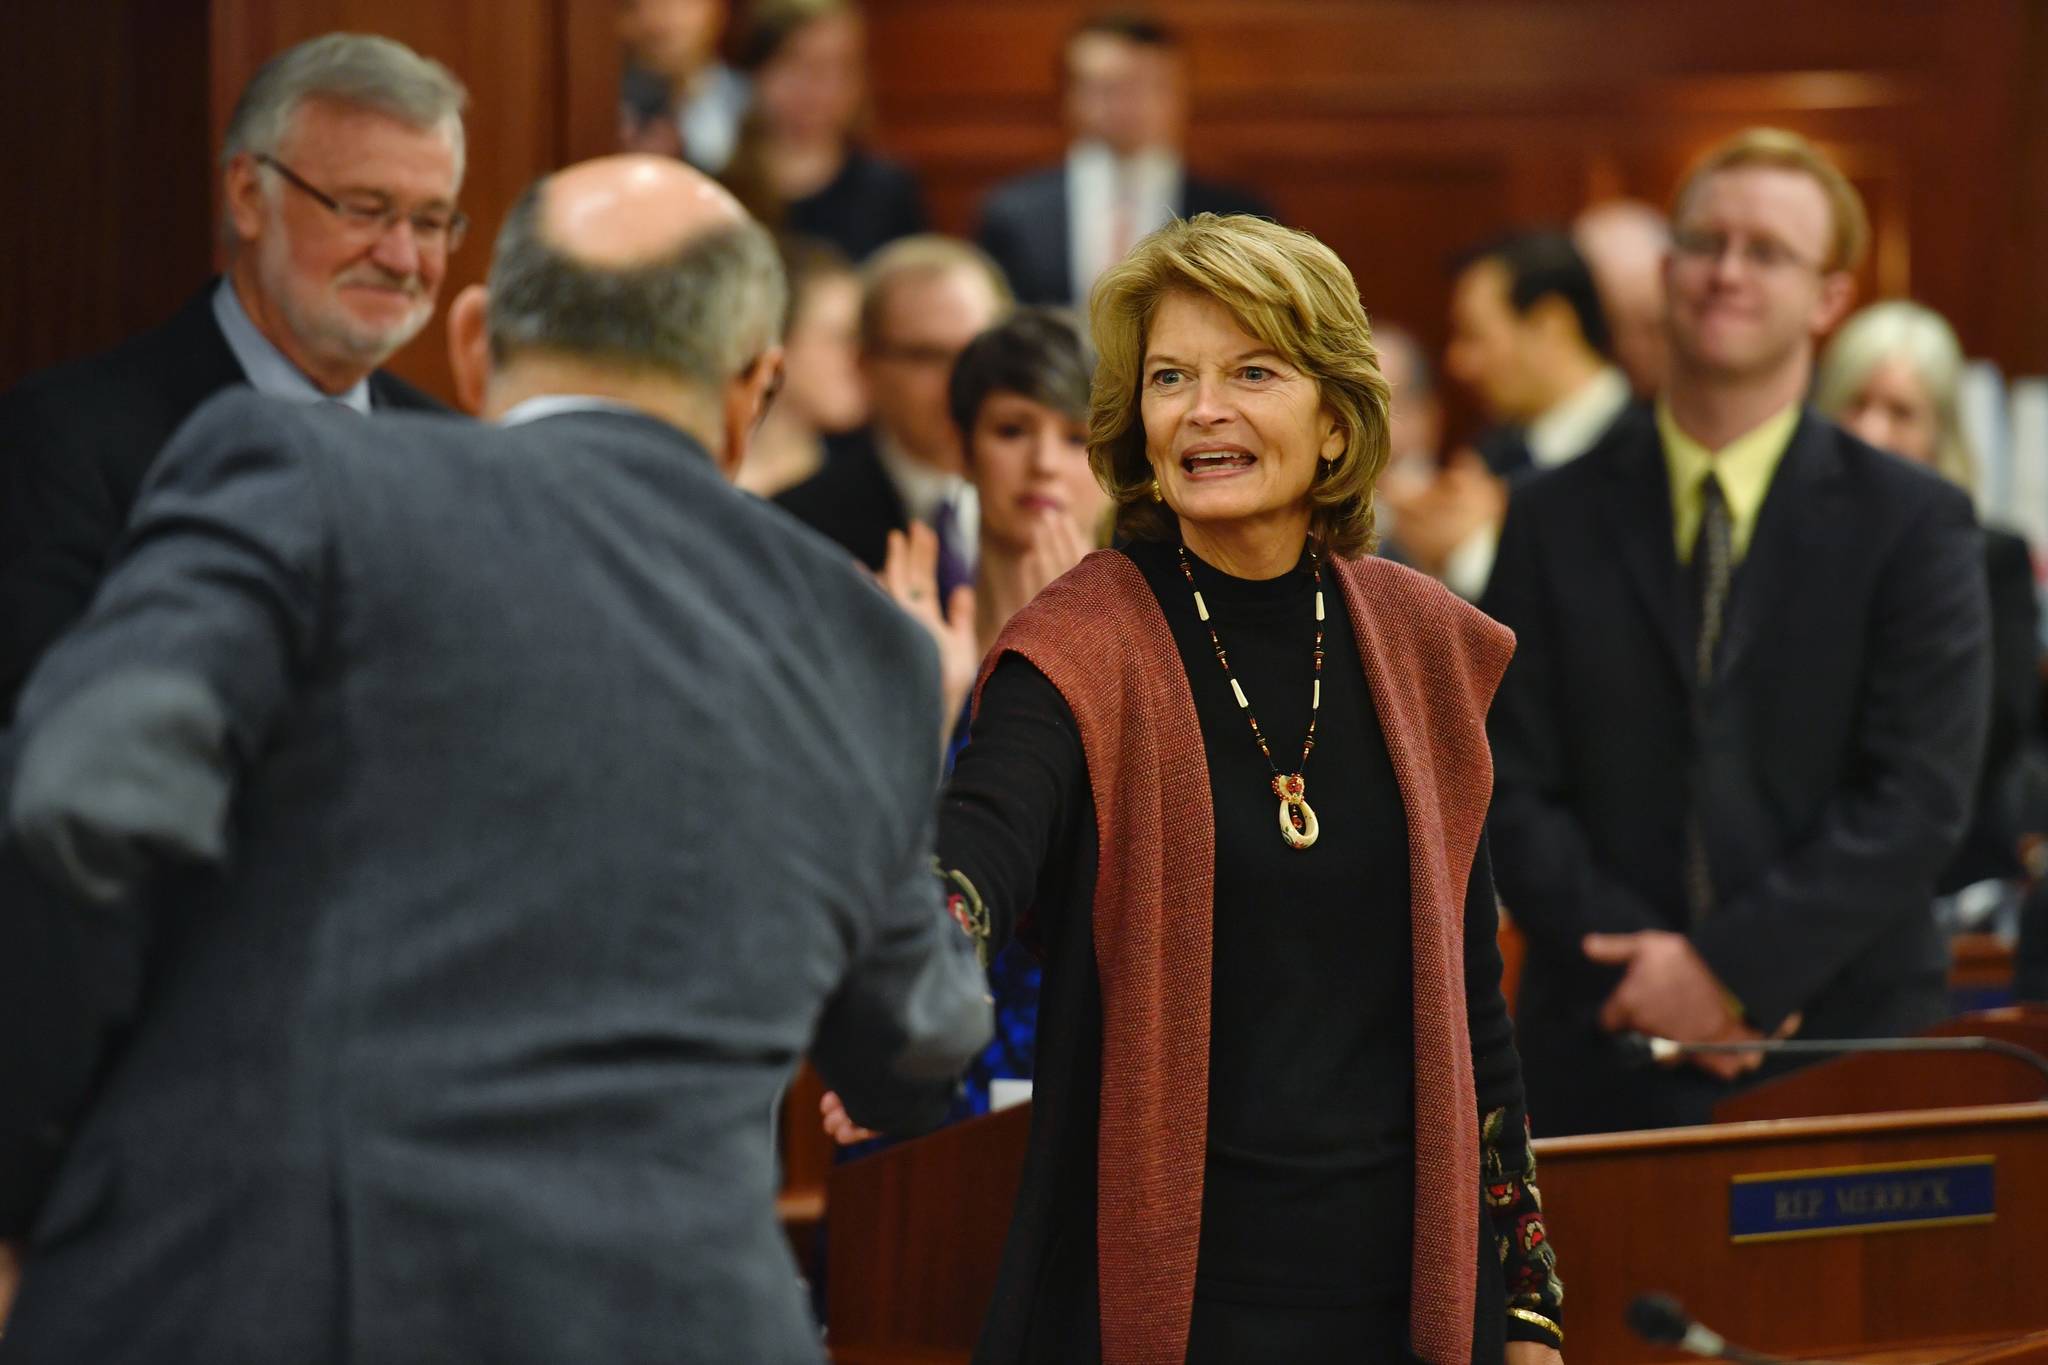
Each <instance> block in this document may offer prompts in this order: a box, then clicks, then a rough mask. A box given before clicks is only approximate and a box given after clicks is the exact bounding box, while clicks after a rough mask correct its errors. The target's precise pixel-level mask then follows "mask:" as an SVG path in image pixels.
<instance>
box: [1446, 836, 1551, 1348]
mask: <svg viewBox="0 0 2048 1365" xmlns="http://www.w3.org/2000/svg"><path fill="white" fill-rule="evenodd" d="M1499 930H1500V907H1499V903H1498V901H1497V900H1496V899H1495V896H1494V890H1493V871H1492V867H1491V864H1490V861H1489V858H1488V855H1487V846H1486V843H1485V842H1484V841H1483V840H1482V841H1481V843H1480V845H1479V852H1478V854H1477V855H1476V856H1475V857H1474V859H1473V862H1472V879H1471V882H1470V885H1469V889H1468V890H1467V893H1466V897H1465V1011H1466V1022H1467V1024H1468V1025H1469V1027H1470V1029H1471V1033H1472V1080H1473V1085H1474V1088H1475V1089H1476V1090H1477V1092H1478V1099H1479V1160H1480V1183H1481V1189H1482V1192H1483V1197H1484V1200H1485V1204H1486V1212H1487V1215H1488V1217H1489V1219H1490V1221H1491V1222H1492V1225H1493V1238H1494V1245H1495V1249H1496V1250H1497V1251H1498V1252H1499V1254H1500V1259H1501V1272H1502V1273H1501V1278H1502V1279H1503V1280H1504V1281H1505V1282H1506V1287H1507V1301H1506V1304H1505V1309H1506V1312H1507V1332H1506V1335H1507V1339H1508V1340H1509V1341H1534V1342H1539V1343H1541V1344H1543V1345H1545V1346H1556V1347H1562V1346H1563V1345H1564V1327H1563V1322H1564V1285H1563V1284H1562V1283H1561V1282H1560V1281H1559V1280H1558V1277H1557V1253H1556V1251H1555V1250H1554V1249H1553V1248H1552V1247H1551V1245H1550V1236H1549V1234H1548V1233H1547V1232H1546V1231H1545V1229H1544V1226H1543V1200H1542V1196H1541V1195H1539V1194H1538V1193H1537V1190H1536V1156H1535V1153H1534V1152H1533V1151H1532V1150H1531V1148H1530V1145H1529V1119H1528V1111H1527V1109H1526V1107H1525V1105H1524V1102H1523V1098H1522V1062H1521V1058H1520V1057H1519V1056H1517V1055H1516V1053H1515V1029H1514V1023H1513V1021H1512V1020H1510V1019H1509V1018H1508V1007H1507V1001H1506V1000H1505V999H1504V998H1503V997H1502V995H1501V989H1500V974H1501V960H1500V948H1499V946H1498V935H1499Z"/></svg>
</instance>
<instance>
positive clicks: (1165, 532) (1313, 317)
mask: <svg viewBox="0 0 2048 1365" xmlns="http://www.w3.org/2000/svg"><path fill="white" fill-rule="evenodd" d="M1174 293H1187V294H1199V295H1202V296H1205V297H1207V298H1212V299H1214V300H1216V301H1217V302H1218V303H1220V304H1222V305H1223V306H1224V307H1225V308H1226V309H1228V310H1229V311H1230V314H1231V316H1232V317H1234V318H1235V319H1236V320H1237V324H1238V325H1239V326H1240V327H1242V328H1244V330H1245V331H1246V332H1248V333H1250V334H1251V335H1252V336H1255V337H1257V338H1258V339H1259V340H1260V341H1261V342H1263V343H1265V344H1266V345H1268V346H1270V347H1272V348H1273V349H1274V350H1275V351H1277V352H1279V354H1280V355H1281V356H1282V357H1283V358H1284V359H1285V360H1286V361H1287V362H1288V363H1289V364H1290V365H1293V366H1295V367H1296V368H1297V369H1299V370H1300V371H1301V372H1302V373H1303V374H1304V375H1306V376H1307V377H1308V378H1310V379H1312V380H1314V381H1315V385H1316V390H1317V393H1318V395H1319V396H1320V397H1321V399H1322V403H1323V406H1324V408H1326V409H1327V410H1328V411H1329V412H1330V414H1331V416H1332V417H1333V418H1335V420H1336V422H1337V425H1338V427H1339V428H1340V429H1341V430H1342V431H1343V432H1344V437H1345V442H1344V450H1343V452H1342V453H1341V454H1339V455H1338V456H1337V457H1336V458H1335V459H1334V460H1331V461H1329V462H1328V463H1327V467H1324V468H1322V469H1320V470H1319V472H1318V474H1317V477H1316V480H1315V482H1314V483H1313V484H1312V485H1311V486H1310V488H1309V503H1310V508H1311V520H1310V525H1309V534H1310V535H1311V536H1313V537H1314V538H1315V539H1316V540H1317V541H1318V542H1319V543H1320V544H1321V546H1322V548H1323V551H1324V553H1326V554H1331V555H1338V556H1346V557H1348V556H1355V555H1362V554H1364V553H1366V552H1367V551H1369V550H1371V549H1372V548H1373V546H1374V544H1375V543H1376V542H1377V536H1376V535H1375V534H1374V530H1373V485H1374V484H1375V483H1376V482H1378V480H1379V476H1380V471H1381V470H1382V469H1384V468H1385V467H1386V463H1387V394H1388V390H1387V381H1386V379H1385V378H1384V377H1382V376H1381V374H1380V365H1379V352H1378V351H1377V350H1376V349H1375V348H1374V346H1373V342H1372V324H1371V323H1369V322H1367V321H1366V317H1365V309H1364V307H1363V306H1362V305H1361V304H1360V303H1359V301H1358V286H1357V285H1356V284H1355V283H1354V282H1353V281H1352V278H1351V272H1350V271H1349V270H1348V269H1346V268H1345V266H1344V262H1343V261H1341V260H1339V259H1338V258H1337V253H1336V252H1334V251H1332V250H1330V248H1328V247H1326V246H1324V245H1323V244H1322V243H1321V242H1319V241H1317V240H1316V239H1315V238H1313V237H1311V236H1309V235H1308V234H1307V233H1306V232H1297V231H1295V230H1294V229H1292V228H1285V227H1281V226H1280V225H1279V224H1277V223H1273V222H1269V221H1267V220H1266V219H1264V218H1253V217H1249V216H1247V215H1244V214H1233V215H1231V216H1229V217H1218V216H1217V215H1215V214H1213V213H1200V214H1196V215H1195V216H1194V217H1193V218H1190V219H1187V220H1185V221H1176V222H1173V223H1169V224H1167V225H1166V226H1165V227H1163V228H1160V229H1159V230H1158V231H1157V232H1154V233H1152V234H1151V235H1150V236H1148V237H1146V238H1145V239H1144V240H1142V241H1140V242H1139V243H1138V244H1137V246H1135V247H1133V248H1132V249H1131V254H1130V255H1129V256H1127V257H1125V258H1124V260H1123V261H1122V262H1121V263H1120V264H1118V265H1115V266H1112V267H1111V268H1110V269H1109V270H1108V272H1106V273H1105V274H1104V275H1103V276H1102V278H1101V279H1100V280H1099V281H1097V282H1096V285H1095V289H1094V292H1093V293H1092V294H1091V295H1090V296H1089V301H1088V316H1089V323H1090V326H1091V330H1092V331H1093V333H1094V337H1095V349H1096V352H1097V355H1098V357H1099V358H1098V360H1097V362H1096V366H1095V383H1094V387H1093V391H1092V394H1091V402H1090V409H1091V411H1090V420H1089V424H1088V461H1089V464H1090V465H1091V466H1092V467H1093V468H1094V470H1095V478H1096V481H1097V482H1099V483H1100V484H1101V485H1102V486H1103V488H1104V489H1105V490H1107V491H1108V493H1109V496H1110V499H1111V500H1112V501H1113V502H1114V504H1115V506H1116V527H1117V530H1118V531H1120V532H1121V533H1123V534H1124V535H1127V536H1130V537H1132V538H1133V539H1138V540H1169V541H1170V540H1174V539H1177V538H1178V537H1179V534H1180V527H1179V523H1178V522H1177V521H1176V520H1175V518H1174V515H1173V512H1172V510H1171V509H1170V508H1168V507H1167V506H1166V504H1165V503H1163V502H1159V501H1156V500H1155V499H1154V498H1153V496H1152V480H1153V471H1152V464H1151V461H1149V460H1148V459H1146V458H1145V424H1144V422H1143V421H1142V420H1141V419H1140V417H1139V413H1138V402H1139V389H1140V385H1141V382H1142V380H1143V370H1144V364H1145V345H1146V334H1147V333H1148V332H1149V331H1150V329H1151V325H1152V317H1153V314H1154V313H1155V312H1156V311H1157V310H1158V307H1159V301H1160V300H1161V299H1162V298H1164V297H1165V296H1166V295H1168V294H1174Z"/></svg>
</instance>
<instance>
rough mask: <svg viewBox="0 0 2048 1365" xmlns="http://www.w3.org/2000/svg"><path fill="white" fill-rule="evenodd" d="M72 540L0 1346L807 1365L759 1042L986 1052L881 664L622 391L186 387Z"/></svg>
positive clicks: (816, 572)
mask: <svg viewBox="0 0 2048 1365" xmlns="http://www.w3.org/2000/svg"><path fill="white" fill-rule="evenodd" d="M123 544H124V548H123V550H122V553H121V556H120V559H119V562H118V563H117V564H116V565H115V566H114V568H113V570H112V572H111V573H110V575H109V576H108V578H107V581H106V584H105V586H104V587H103V589H102V590H101V592H100V594H99V596H98V597H97V598H96V599H95V601H94V604H93V608H92V610H91V611H90V612H89V613H88V615H87V616H86V618H85V619H84V621H83V622H82V623H81V624H80V625H79V627H78V628H77V629H76V630H74V631H72V632H71V633H69V634H68V635H66V636H65V638H64V639H63V640H61V641H60V642H59V643H58V644H57V646H56V647H55V648H54V649H52V650H51V651H50V653H49V654H48V655H47V656H46V657H45V659H44V660H43V662H42V664H41V665H40V666H39V667H38V668H37V670H36V671H35V674H34V675H33V677H32V679H31V681H30V684H29V686H28V688H27V690H26V691H25V692H24V694H23V697H22V702H21V712H20V722H19V728H18V730H17V732H16V733H15V734H14V736H13V737H12V743H13V746H14V747H13V749H12V752H11V753H8V754H4V755H0V779H4V780H0V795H4V798H5V799H4V800H0V809H4V810H5V811H6V812H7V823H6V824H5V825H0V836H4V837H0V848H4V850H5V859H4V861H0V905H4V906H6V907H7V909H8V911H9V913H8V914H7V915H6V916H4V917H0V998H5V999H6V1000H8V1002H9V1004H10V1017H11V1018H12V1020H13V1023H12V1025H11V1026H10V1027H9V1028H8V1030H7V1031H6V1033H5V1034H4V1035H0V1158H4V1162H0V1205H5V1206H7V1207H6V1208H5V1209H4V1210H0V1211H5V1212H8V1213H11V1214H13V1215H14V1216H15V1217H16V1218H17V1219H19V1218H21V1217H25V1216H27V1215H29V1214H30V1213H31V1212H33V1217H34V1221H33V1224H32V1228H33V1231H32V1234H31V1240H30V1245H29V1253H28V1260H27V1266H28V1269H27V1273H26V1277H25V1279H24V1282H23V1285H22V1290H21V1297H20V1300H19V1302H18V1303H17V1305H16V1307H15V1310H14V1316H13V1320H12V1321H11V1322H10V1323H9V1324H8V1329H7V1334H6V1336H5V1337H4V1338H0V1362H6V1363H7V1365H13V1362H27V1361H35V1362H38V1363H39V1365H46V1363H48V1362H60V1363H61V1362H67V1361H75V1362H87V1361H90V1362H94V1363H95V1365H143V1362H149V1363H150V1365H181V1363H183V1362H190V1365H199V1363H200V1362H215V1361H228V1360H247V1361H255V1360H264V1361H286V1360H289V1361H294V1362H303V1363H305V1365H322V1363H324V1362H333V1363H334V1365H341V1363H342V1362H363V1365H370V1363H371V1362H374V1363H375V1365H409V1363H411V1362H417V1363H418V1365H427V1362H440V1361H453V1360H464V1361H470V1360H474V1361H484V1360H488V1361H494V1362H505V1363H507V1365H519V1363H520V1362H533V1365H541V1362H548V1365H564V1363H568V1365H575V1363H577V1362H590V1363H591V1365H597V1363H598V1362H603V1363H604V1365H611V1363H612V1362H616V1361H626V1360H647V1359H656V1358H658V1359H661V1360H664V1361H683V1362H697V1361H701V1362H705V1365H712V1362H717V1365H726V1363H727V1362H732V1361H741V1360H744V1361H769V1362H797V1361H804V1362H815V1361H816V1360H818V1358H819V1351H818V1343H817V1333H816V1330H815V1327H814V1326H813V1324H812V1322H811V1318H810V1314H809V1311H808V1308H807V1305H806V1303H805V1300H804V1296H803V1293H802V1291H801V1288H800V1286H799V1283H798V1280H797V1276H796V1270H795V1266H794V1264H793V1263H792V1261H791V1259H790V1254H789V1248H788V1246H787V1244H786V1242H785V1241H784V1240H783V1238H782V1235H781V1232H780V1230H779V1228H778V1226H777V1223H776V1218H775V1190H776V1179H777V1177H776V1169H775V1151H774V1136H773V1130H774V1115H775V1113H776V1108H777V1105H778V1102H779V1100H780V1097H781V1094H782V1092H783V1089H784V1088H785V1086H786V1085H787V1084H788V1082H789V1079H790V1077H791V1075H792V1074H793V1072H794V1071H795V1068H796V1066H797V1062H798V1060H799V1058H801V1057H802V1056H804V1055H805V1054H807V1053H808V1054H809V1055H810V1056H811V1057H812V1059H813V1060H815V1061H816V1063H817V1065H818V1067H819V1070H820V1071H821V1072H822V1073H823V1074H824V1077H825V1079H826V1081H827V1083H828V1084H830V1085H831V1086H832V1087H834V1088H835V1089H837V1090H838V1091H839V1092H840V1093H841V1095H842V1096H843V1097H844V1098H845V1100H846V1103H847V1106H848V1109H849V1111H850V1112H851V1113H852V1114H853V1115H854V1116H855V1117H856V1118H857V1119H858V1120H859V1121H860V1122H863V1123H866V1124H870V1125H873V1126H876V1127H881V1128H886V1129H888V1130H891V1131H896V1132H908V1131H915V1130H917V1129H918V1128H920V1127H922V1126H928V1125H931V1124H934V1123H936V1122H938V1121H939V1120H940V1119H941V1118H942V1117H943V1116H944V1114H945V1112H946V1108H947V1104H948V1102H949V1100H950V1098H951V1096H952V1093H953V1090H954V1078H955V1076H956V1075H957V1073H958V1071H959V1070H960V1069H961V1068H963V1067H964V1066H965V1064H966V1063H967V1061H968V1060H969V1059H970V1058H971V1057H973V1056H974V1054H975V1053H976V1052H978V1051H979V1049H980V1047H981V1045H982V1044H983V1043H984V1042H985V1041H986V1040H987V1038H988V1036H989V1031H990V1018H989V1008H988V1005H987V1002H986V1000H985V998H984V990H985V987H984V983H983V978H982V975H981V973H980V971H979V970H978V967H977V965H976V963H975V959H974V953H973V948H972V946H971V943H970V942H969V940H968V938H967V936H966V935H965V934H963V933H961V932H960V931H959V930H958V929H957V928H956V927H955V926H954V925H953V924H952V922H951V921H950V920H949V919H948V918H947V917H946V914H945V911H944V909H943V908H942V906H941V903H940V895H939V890H938V883H937V881H936V879H935V878H934V877H933V876H932V874H931V840H932V822H933V818H934V811H933V806H934V802H933V794H934V792H935V789H936V783H937V779H938V764H939V746H938V722H939V714H938V707H939V684H938V670H937V662H936V658H935V655H934V652H933V649H932V646H931V644H930V641H929V640H928V639H926V638H924V637H923V636H922V634H921V632H919V631H918V630H917V628H916V626H915V625H914V624H913V623H912V622H911V621H910V620H909V619H908V618H907V617H905V616H904V615H903V614H902V613H901V612H899V611H897V610H896V608H895V606H894V605H893V604H892V603H891V602H889V601H888V600H887V599H886V598H885V597H884V596H883V595H882V594H881V593H880V592H878V591H876V590H875V588H874V587H873V585H872V584H871V583H869V582H867V581H865V580H864V578H863V576H862V575H861V574H860V573H859V571H858V570H857V569H855V568H854V567H853V566H852V565H850V564H848V563H847V562H846V561H845V558H844V557H843V556H842V555H840V554H839V553H838V552H837V551H836V550H834V549H833V548H832V547H830V546H827V545H824V544H822V543H820V542H819V541H818V540H817V539H816V538H815V537H813V536H810V535H808V534H806V533H804V532H802V531H801V530H799V529H798V528H797V527H795V526H793V525H791V524H790V522H789V521H788V519H787V518H786V517H783V516H782V515H781V514H779V513H777V512H776V511H774V510H773V509H772V508H769V507H767V506H766V505H764V504H762V503H761V502H759V501H758V500H756V499H754V498H752V497H750V496H748V495H746V494H743V493H741V492H739V491H738V490H736V489H733V488H732V487H730V486H729V485H727V484H726V483H725V481H724V480H723V479H721V478H720V477H719V476H718V474H717V472H716V470H715V469H714V468H713V467H712V464H711V462H710V460H709V459H708V457H707V456H706V455H705V453H704V451H703V450H702V448H701V447H699V446H697V445H696V444H695V443H694V442H692V441H691V440H690V439H689V438H688V437H686V436H684V435H683V434H682V433H680V432H678V431H676V430H675V429H674V428H671V427H668V426H666V425H664V424H662V423H660V422H657V421H655V420H653V419H652V418H647V417H641V416H637V415H627V414H619V413H593V412H573V413H567V414H562V415H557V416H553V417H548V418H544V419H542V420H539V421H535V422H531V423H527V424H525V425H521V426H516V427H511V428H498V427H491V426H484V425H479V424H476V423H472V422H468V421H464V420H458V419H455V418H450V417H382V418H376V417H373V418H368V419H365V418H362V417H359V416H357V415H356V414H354V413H350V412H343V411H337V410H324V411H323V410H320V409H318V408H317V407H308V406H300V405H293V404H284V403H278V402H274V401H272V400H268V399H264V398H261V397H259V396H257V395H255V394H253V393H248V392H246V391H236V392H231V393H227V394H223V395H221V396H219V397H217V398H215V399H213V400H212V401H211V402H210V403H208V404H207V405H206V406H205V407H203V408H201V410H200V411H199V413H198V414H197V415H196V416H194V418H193V419H192V421H191V422H190V423H189V424H188V425H187V426H186V427H185V428H183V430H182V431H181V433H180V434H179V435H178V436H177V437H176V438H174V440H173V442H172V444H171V446H170V448H169V449H168V450H167V451H166V452H165V453H164V455H163V457H162V459H161V460H160V461H159V462H158V463H157V467H156V469H155V471H154V472H153V473H152V475H151V477H150V481H149V484H148V486H147V488H146V489H145V491H144V493H143V495H142V498H141V500H140V501H139V502H138V504H137V508H136V517H135V523H134V526H133V528H132V529H131V531H130V533H129V535H128V536H127V537H126V539H125V540H124V542H123ZM52 1160H55V1161H56V1162H57V1163H58V1165H57V1168H56V1171H55V1174H54V1179H53V1180H52V1182H51V1183H50V1185H49V1186H48V1194H47V1198H44V1197H42V1181H43V1179H44V1178H45V1176H46V1175H47V1172H48V1167H49V1164H50V1162H51V1161H52ZM38 1205H40V1207H38ZM19 1231H20V1224H19V1222H18V1221H17V1222H14V1223H12V1224H5V1223H0V1235H12V1234H17V1233H18V1232H19ZM224 1294H225V1295H226V1296H227V1299H226V1300H224V1299H223V1295H224ZM228 1300H232V1302H233V1303H235V1304H239V1305H242V1309H241V1310H237V1311H224V1310H223V1305H224V1303H225V1302H227V1301H228Z"/></svg>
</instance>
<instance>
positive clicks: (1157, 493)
mask: <svg viewBox="0 0 2048 1365" xmlns="http://www.w3.org/2000/svg"><path fill="white" fill-rule="evenodd" d="M1152 501H1154V502H1165V501H1166V493H1165V490H1163V489H1161V488H1160V486H1159V480H1157V479H1154V480H1152Z"/></svg>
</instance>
